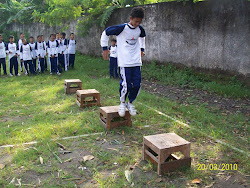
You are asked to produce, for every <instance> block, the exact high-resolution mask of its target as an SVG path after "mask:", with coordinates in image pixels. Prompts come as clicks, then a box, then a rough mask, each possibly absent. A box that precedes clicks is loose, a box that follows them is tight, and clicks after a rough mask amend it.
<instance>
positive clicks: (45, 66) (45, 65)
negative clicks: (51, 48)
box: [41, 35, 51, 72]
mask: <svg viewBox="0 0 250 188" xmlns="http://www.w3.org/2000/svg"><path fill="white" fill-rule="evenodd" d="M41 39H42V42H43V43H44V46H45V52H46V53H45V56H44V68H45V71H48V64H49V69H50V72H51V66H50V62H48V59H47V56H48V52H47V44H46V42H45V40H44V36H43V35H41Z"/></svg>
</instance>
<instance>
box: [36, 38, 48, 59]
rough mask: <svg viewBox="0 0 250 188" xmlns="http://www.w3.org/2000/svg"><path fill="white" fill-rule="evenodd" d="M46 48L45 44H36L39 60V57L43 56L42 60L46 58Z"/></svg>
mask: <svg viewBox="0 0 250 188" xmlns="http://www.w3.org/2000/svg"><path fill="white" fill-rule="evenodd" d="M45 49H46V46H45V44H44V42H36V44H35V50H36V55H37V57H38V58H39V56H41V57H42V58H44V57H45V56H46V50H45Z"/></svg>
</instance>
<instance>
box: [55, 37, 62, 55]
mask: <svg viewBox="0 0 250 188" xmlns="http://www.w3.org/2000/svg"><path fill="white" fill-rule="evenodd" d="M56 41H57V42H58V44H59V46H58V53H59V54H60V53H61V52H62V50H61V42H60V39H56Z"/></svg>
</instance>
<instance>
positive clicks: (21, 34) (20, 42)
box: [17, 33, 26, 73]
mask: <svg viewBox="0 0 250 188" xmlns="http://www.w3.org/2000/svg"><path fill="white" fill-rule="evenodd" d="M24 37H25V35H24V33H20V39H19V40H18V42H17V44H18V50H20V49H21V46H22V44H23V39H24ZM18 55H19V56H18V59H19V60H18V62H19V67H20V70H21V72H23V67H24V66H23V63H22V62H21V58H20V52H19V51H18ZM25 73H26V71H25Z"/></svg>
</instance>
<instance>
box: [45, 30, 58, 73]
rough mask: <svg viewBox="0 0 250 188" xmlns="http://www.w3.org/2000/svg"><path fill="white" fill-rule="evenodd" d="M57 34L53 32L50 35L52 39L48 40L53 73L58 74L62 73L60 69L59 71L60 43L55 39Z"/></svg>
mask: <svg viewBox="0 0 250 188" xmlns="http://www.w3.org/2000/svg"><path fill="white" fill-rule="evenodd" d="M55 38H56V35H55V34H51V35H50V40H49V41H48V44H47V46H48V48H47V51H48V56H49V58H50V63H51V73H50V74H53V73H57V74H58V75H60V73H59V71H58V67H57V56H58V47H59V44H58V42H57V41H56V40H55Z"/></svg>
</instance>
